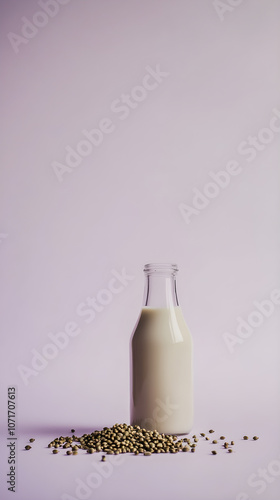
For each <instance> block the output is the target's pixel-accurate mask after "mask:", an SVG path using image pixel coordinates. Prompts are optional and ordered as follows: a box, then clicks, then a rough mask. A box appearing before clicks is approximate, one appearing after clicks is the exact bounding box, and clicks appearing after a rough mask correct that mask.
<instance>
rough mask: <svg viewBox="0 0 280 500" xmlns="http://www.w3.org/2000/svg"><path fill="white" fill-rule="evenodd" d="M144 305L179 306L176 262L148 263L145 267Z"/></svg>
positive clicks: (156, 306) (159, 306) (154, 306)
mask: <svg viewBox="0 0 280 500" xmlns="http://www.w3.org/2000/svg"><path fill="white" fill-rule="evenodd" d="M144 272H145V275H146V278H145V291H144V304H143V305H144V307H153V308H170V307H177V306H178V305H179V303H178V297H177V291H176V272H177V266H175V265H174V264H173V265H171V264H147V265H146V266H145V268H144Z"/></svg>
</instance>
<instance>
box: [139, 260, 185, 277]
mask: <svg viewBox="0 0 280 500" xmlns="http://www.w3.org/2000/svg"><path fill="white" fill-rule="evenodd" d="M177 271H178V266H177V264H169V263H152V264H146V265H145V266H144V273H145V274H146V275H150V274H154V275H164V274H171V275H173V276H175V274H176V273H177Z"/></svg>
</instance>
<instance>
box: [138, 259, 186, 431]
mask: <svg viewBox="0 0 280 500" xmlns="http://www.w3.org/2000/svg"><path fill="white" fill-rule="evenodd" d="M144 271H145V274H146V286H145V294H144V306H143V309H142V311H141V313H140V316H139V319H138V321H137V324H136V326H135V329H134V331H133V334H132V337H131V344H130V367H131V408H130V413H131V424H132V425H140V427H143V428H146V429H149V430H154V429H156V430H158V431H159V432H160V433H165V434H184V433H188V432H190V430H191V428H192V425H193V381H192V338H191V334H190V331H189V329H188V327H187V325H186V323H185V321H184V318H183V314H182V311H181V309H180V307H179V304H178V298H177V292H176V279H175V276H176V272H177V266H175V265H171V264H148V265H146V266H145V269H144Z"/></svg>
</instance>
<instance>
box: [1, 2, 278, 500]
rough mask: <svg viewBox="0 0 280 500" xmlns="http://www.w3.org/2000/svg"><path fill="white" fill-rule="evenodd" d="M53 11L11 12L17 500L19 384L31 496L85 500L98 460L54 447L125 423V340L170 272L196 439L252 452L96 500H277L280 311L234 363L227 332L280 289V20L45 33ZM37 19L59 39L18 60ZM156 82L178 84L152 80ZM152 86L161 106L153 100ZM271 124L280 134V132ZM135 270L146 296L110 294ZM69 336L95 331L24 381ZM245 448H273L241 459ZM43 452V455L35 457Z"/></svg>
mask: <svg viewBox="0 0 280 500" xmlns="http://www.w3.org/2000/svg"><path fill="white" fill-rule="evenodd" d="M46 3H47V2H46V0H45V1H44V0H43V1H42V2H41V5H40V3H39V2H37V1H34V0H21V1H20V0H1V2H0V9H1V10H0V18H1V21H0V23H1V60H2V83H3V84H2V92H1V115H2V140H3V148H2V149H3V152H2V162H1V183H0V186H1V212H0V214H1V215H0V217H1V218H0V266H1V288H2V293H1V304H0V308H1V424H2V436H1V448H2V452H1V475H3V480H2V479H1V498H2V499H6V498H10V496H11V495H12V493H10V492H8V491H7V485H6V483H5V481H6V473H7V472H8V465H7V448H6V444H7V441H6V437H7V409H6V408H7V387H8V386H10V385H16V386H17V436H18V456H17V486H18V489H17V492H16V494H14V497H15V498H18V499H20V500H26V499H29V500H31V499H35V498H39V497H40V498H41V499H46V500H50V499H64V500H66V498H80V497H79V496H77V492H76V491H75V488H76V485H77V478H80V479H81V480H83V481H86V478H87V477H88V475H89V474H90V473H91V471H92V470H93V467H92V465H91V463H92V462H93V461H94V460H95V462H96V464H98V463H99V457H94V458H92V457H90V458H89V456H83V457H82V456H79V457H76V458H75V459H74V457H73V459H72V458H71V459H68V458H67V459H66V458H65V457H63V456H60V455H59V456H57V457H53V456H50V454H49V450H47V449H44V447H45V446H46V444H47V443H48V442H49V441H50V440H51V438H54V437H55V436H57V435H58V436H59V435H61V434H67V433H69V430H70V428H72V427H73V426H74V428H75V429H76V430H77V431H78V432H79V431H80V432H87V431H89V430H91V429H92V430H93V429H95V428H99V427H103V426H105V425H107V426H109V425H112V424H113V423H115V422H123V421H126V422H127V421H128V419H129V411H128V410H129V377H128V373H129V363H128V342H129V337H130V334H131V332H132V330H133V327H134V324H135V322H136V319H137V316H138V314H139V310H140V308H141V301H142V293H143V276H142V268H143V265H144V264H145V263H147V262H154V261H159V262H164V261H166V262H175V263H177V264H178V266H179V269H180V272H179V275H178V295H179V301H180V304H181V307H182V310H183V312H184V315H185V318H186V321H187V323H188V325H189V327H190V329H191V331H192V334H193V339H194V346H195V358H194V361H195V365H194V370H195V426H194V432H196V433H198V432H203V431H204V432H205V431H207V430H208V429H209V428H211V427H213V428H216V429H217V432H218V433H219V434H220V433H221V434H225V435H226V436H227V435H228V436H232V438H234V439H235V440H236V446H237V452H236V453H235V454H232V455H231V456H224V455H223V454H222V453H221V454H219V455H218V456H217V457H210V455H209V449H208V448H207V446H206V445H205V444H203V445H202V446H201V448H200V449H198V450H197V454H195V455H194V456H193V455H192V456H191V455H190V454H179V455H176V456H160V457H157V456H155V457H150V459H149V463H148V462H147V460H146V459H145V458H144V457H143V458H141V457H128V456H126V457H125V459H124V463H123V464H121V465H119V466H118V467H117V466H114V465H112V471H111V472H110V473H109V472H108V477H102V475H100V474H99V476H100V477H101V478H102V481H101V484H100V486H98V488H95V489H90V490H89V491H84V498H98V499H120V498H122V499H124V500H125V499H140V498H141V499H142V498H147V497H149V498H161V499H167V498H171V496H172V497H173V498H176V499H178V500H180V499H183V498H184V499H185V498H190V499H192V500H212V499H213V498H215V499H216V500H219V499H223V500H230V499H234V500H247V499H254V498H262V499H265V500H274V499H276V498H279V490H280V480H279V475H280V449H279V424H278V422H279V417H280V403H279V378H280V373H279V319H280V318H279V309H280V305H279V304H276V305H275V308H274V312H273V313H272V314H271V316H270V317H268V318H263V322H262V324H261V325H260V326H259V327H254V328H252V332H251V333H250V334H249V335H248V338H246V339H243V343H240V344H236V345H235V346H234V347H233V352H230V350H229V348H228V346H227V343H226V342H225V339H224V334H225V333H226V332H229V333H231V334H233V335H236V328H237V324H238V320H237V317H238V316H240V317H242V318H243V319H244V320H247V318H248V315H249V314H250V313H251V312H252V311H253V310H255V309H256V307H255V305H254V302H255V301H259V302H260V301H263V300H267V299H269V298H270V295H271V293H272V291H273V290H274V289H278V290H279V289H280V280H279V249H280V241H279V230H278V229H279V198H280V197H279V166H278V164H279V131H278V132H277V131H276V129H275V130H273V131H270V132H269V131H268V132H267V131H265V132H263V131H262V130H263V129H264V128H266V129H267V128H270V129H271V127H270V124H271V120H272V118H273V117H277V112H278V115H280V103H279V84H280V71H279V41H280V35H279V22H278V19H279V14H280V2H279V1H278V0H267V1H266V2H263V1H261V0H255V1H253V0H244V1H237V0H231V1H230V0H227V2H226V1H224V2H223V4H224V5H225V4H226V5H227V6H228V7H227V10H225V11H224V12H223V11H222V10H220V11H219V12H220V15H218V12H217V9H218V8H217V6H215V2H212V1H209V0H199V1H190V0H184V1H181V0H174V1H171V0H161V1H159V0H149V1H148V0H142V1H141V2H140V1H135V0H132V1H128V0H118V1H113V0H105V1H101V0H92V1H90V0H70V1H69V0H68V1H67V0H64V1H62V0H61V2H58V0H57V1H56V2H50V3H52V7H51V6H50V7H49V8H50V9H51V8H53V11H52V15H53V17H50V15H47V14H45V16H44V15H43V16H42V15H41V17H40V15H39V17H38V16H37V17H36V13H37V12H38V11H41V12H42V4H46ZM34 16H35V18H34ZM23 17H25V18H27V20H29V21H31V22H32V20H33V18H34V19H35V23H36V22H37V24H40V23H41V24H44V23H45V26H41V27H37V28H36V26H35V28H34V27H33V31H30V28H29V31H27V32H25V35H26V34H27V35H29V36H30V38H26V37H25V38H24V40H25V42H24V41H22V39H21V41H19V40H20V39H18V41H19V45H17V43H16V42H15V41H14V42H13V43H11V35H10V39H9V37H8V34H9V33H11V32H12V33H15V34H16V35H20V36H23V35H22V29H23V26H24V23H25V22H26V21H25V20H22V18H23ZM33 26H34V25H33ZM31 30H32V28H31ZM36 30H37V31H36ZM147 68H148V69H147ZM157 68H160V71H161V72H163V73H166V74H165V76H162V77H158V81H157V79H155V78H154V79H153V78H152V77H151V78H149V80H147V79H145V76H146V75H147V74H148V73H151V71H156V69H157ZM143 79H144V81H145V82H146V83H147V82H149V85H150V86H152V83H153V84H154V85H153V86H154V87H155V88H153V89H146V90H145V89H144V90H143ZM156 84H157V85H156ZM139 86H140V87H141V88H142V90H141V88H140V90H139ZM123 94H129V95H132V96H134V97H133V98H132V101H131V102H132V105H131V106H133V109H132V107H131V108H130V107H129V106H128V107H127V108H126V111H124V110H123V111H122V112H121V111H119V112H116V111H115V112H114V109H112V107H111V106H112V103H114V102H115V101H116V100H121V99H122V97H121V96H122V95H123ZM116 105H117V106H119V105H120V103H119V102H118V103H117V104H116V102H115V106H116ZM113 106H114V104H113ZM273 110H274V111H273ZM275 110H276V111H275ZM277 110H278V111H277ZM125 114H127V116H126V118H125V119H121V118H122V117H123V116H124V115H125ZM105 118H107V119H109V120H111V122H110V123H111V125H109V124H108V123H107V127H109V128H110V130H111V132H110V133H104V134H103V136H102V139H100V137H101V136H100V133H99V135H98V137H99V140H100V141H101V143H100V144H99V145H98V146H93V147H92V152H91V154H88V155H87V156H84V157H82V158H81V161H80V164H79V165H78V166H76V167H75V168H72V169H71V171H69V172H65V173H64V174H63V175H62V177H61V182H60V181H59V179H58V177H57V175H56V174H55V172H54V169H53V162H60V163H62V164H64V165H66V163H65V156H66V149H65V148H66V147H67V146H70V147H71V148H73V149H74V150H77V145H78V144H79V143H80V141H81V140H84V139H85V136H84V134H83V132H82V131H83V130H84V129H86V130H91V129H95V128H98V127H99V124H100V122H101V121H103V120H104V119H105ZM273 123H274V125H275V127H276V126H277V127H278V128H279V124H280V118H279V116H278V118H277V120H276V121H275V120H274V121H273ZM103 126H105V125H104V123H103ZM250 136H259V137H260V138H261V142H258V144H261V146H259V145H258V146H256V147H254V148H253V151H255V153H252V155H253V154H254V156H255V157H254V159H253V160H252V161H248V160H249V158H250V154H249V153H246V154H245V153H244V148H245V147H246V145H244V144H243V146H242V145H241V146H240V144H241V143H243V141H248V138H249V137H250ZM96 137H97V136H96ZM81 147H82V146H81ZM84 147H86V146H84ZM240 147H241V148H243V149H241V152H240V149H239V150H238V148H240ZM257 148H259V149H261V150H258V149H257ZM84 151H86V150H84ZM242 151H243V153H242ZM233 160H235V161H236V162H238V167H237V168H238V169H239V173H238V175H236V176H232V177H231V178H230V182H229V184H228V186H227V187H226V188H224V189H222V188H220V190H218V191H219V192H218V194H217V188H215V187H214V188H212V189H216V191H214V194H215V192H216V196H214V197H213V198H211V199H210V201H209V203H208V205H207V206H206V207H205V208H204V209H202V210H201V211H199V213H198V214H193V215H192V216H191V217H190V219H189V223H187V221H186V218H184V216H183V215H182V212H181V211H180V207H181V205H182V204H185V205H188V206H192V204H193V198H194V193H195V191H194V190H195V189H198V190H199V191H200V192H203V190H206V191H207V189H208V188H207V185H208V183H209V182H213V179H212V178H211V176H210V175H209V172H211V171H212V172H218V171H221V170H225V169H226V165H227V164H228V162H230V161H233ZM68 170H69V167H68ZM209 189H211V188H209ZM209 193H211V191H209ZM212 193H213V191H212ZM122 270H125V272H126V273H127V274H128V275H129V276H130V277H133V279H132V278H131V279H128V280H127V282H124V281H123V283H120V282H118V293H115V292H113V293H111V295H110V293H108V292H107V293H106V292H102V290H104V289H106V290H108V287H109V286H110V283H111V284H112V282H111V280H112V278H113V277H114V274H116V273H121V272H122ZM112 271H113V273H112ZM115 285H116V283H115ZM87 297H94V298H97V300H98V301H99V302H98V303H99V306H97V308H98V309H99V311H95V317H93V312H91V313H87V315H84V316H81V315H79V313H78V311H84V310H85V308H87V309H88V307H86V306H85V305H81V304H82V303H85V302H86V300H87ZM102 300H103V305H102V306H101V307H100V301H102ZM106 300H107V302H108V303H107V304H106V305H105V302H106ZM95 307H96V306H95ZM101 309H102V310H101ZM90 319H91V321H89V320H90ZM86 320H88V321H89V322H88V323H87V322H86ZM69 322H75V323H76V325H77V328H79V330H78V331H79V332H80V333H79V334H78V335H77V336H75V337H73V338H72V337H70V338H69V337H68V339H69V341H68V344H67V345H66V346H65V348H64V349H61V348H57V351H56V353H55V351H49V352H50V353H51V352H52V353H53V359H52V360H50V359H49V360H48V361H47V366H46V367H45V368H43V369H41V370H40V371H38V373H37V375H36V376H35V374H32V375H30V376H29V377H27V378H25V382H26V383H24V380H23V379H24V377H23V376H21V374H20V371H19V370H21V373H22V368H20V369H19V367H20V366H22V365H24V366H25V367H28V368H29V369H31V368H32V364H31V363H32V357H33V354H32V350H33V349H35V350H36V351H38V352H39V353H42V351H43V350H44V349H47V348H46V345H47V344H50V343H51V339H50V337H49V333H52V334H57V332H61V331H63V330H64V328H65V325H66V324H67V323H69ZM64 338H66V337H65V336H64ZM239 338H240V337H239ZM65 342H66V340H65ZM32 369H33V368H32ZM245 433H246V434H249V435H251V434H252V435H254V434H259V435H260V440H259V441H258V442H256V443H252V442H248V443H242V442H240V441H239V440H240V438H241V436H243V434H245ZM31 434H32V435H33V437H36V438H37V439H36V442H35V444H34V446H33V449H32V450H31V452H30V453H26V452H23V451H22V448H23V447H24V445H25V444H26V442H27V441H26V439H27V438H29V437H32V436H31ZM245 445H246V446H245ZM55 461H56V463H55ZM185 462H187V464H186V463H185ZM271 464H273V465H271ZM277 464H278V465H277ZM263 468H265V469H266V470H268V471H269V472H268V476H266V478H262V479H261V481H262V482H263V488H264V489H263V491H261V492H260V489H262V488H261V486H260V485H259V486H256V485H255V486H252V485H249V484H248V482H247V481H248V478H249V477H250V475H252V474H256V478H257V477H258V480H259V481H260V479H259V474H260V473H259V472H258V471H259V469H263ZM272 471H274V475H273V472H272ZM267 477H268V478H269V479H267ZM255 480H257V479H255ZM241 492H244V495H245V496H243V497H242V495H241ZM66 493H67V494H68V495H71V497H67V496H65V495H66ZM240 495H241V496H240Z"/></svg>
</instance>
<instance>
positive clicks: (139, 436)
mask: <svg viewBox="0 0 280 500" xmlns="http://www.w3.org/2000/svg"><path fill="white" fill-rule="evenodd" d="M72 430H73V429H72ZM74 432H75V431H74ZM77 443H78V444H77ZM185 443H187V444H185ZM190 444H191V441H190V439H187V438H184V439H178V438H177V436H172V435H170V434H160V433H159V432H158V431H156V430H154V431H148V430H146V429H142V428H141V427H139V425H134V426H132V425H127V424H115V425H113V427H110V428H109V427H104V429H103V430H101V431H94V432H92V433H91V434H83V435H82V436H81V437H78V436H75V434H73V435H72V437H69V436H66V437H64V436H60V437H59V438H55V439H54V440H53V441H51V442H50V443H49V445H48V447H49V448H54V449H53V453H58V449H59V448H65V449H66V450H67V451H66V453H67V454H68V455H71V454H73V455H75V454H77V453H78V451H79V450H86V451H87V453H95V452H100V451H103V452H105V453H107V454H108V455H113V454H114V455H118V454H119V453H134V454H135V455H139V454H140V453H143V454H144V455H145V456H149V455H151V454H152V453H178V452H179V451H184V452H186V451H189V450H190V449H191V448H190V446H188V445H190ZM193 446H195V445H193Z"/></svg>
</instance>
